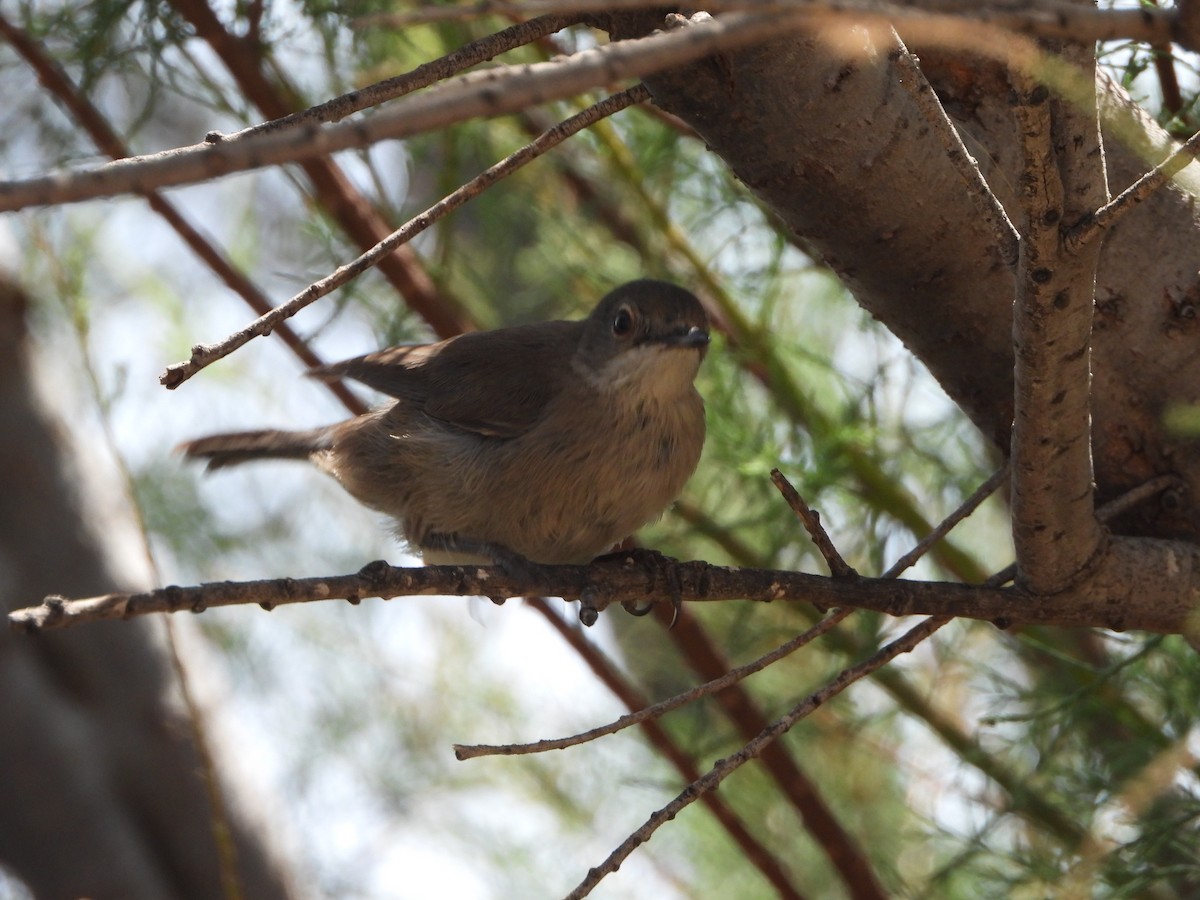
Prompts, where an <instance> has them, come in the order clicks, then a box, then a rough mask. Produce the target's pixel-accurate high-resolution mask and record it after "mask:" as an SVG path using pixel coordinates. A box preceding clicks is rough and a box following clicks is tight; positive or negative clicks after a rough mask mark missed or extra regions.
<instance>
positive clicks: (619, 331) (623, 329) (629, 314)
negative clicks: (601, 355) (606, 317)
mask: <svg viewBox="0 0 1200 900" xmlns="http://www.w3.org/2000/svg"><path fill="white" fill-rule="evenodd" d="M612 330H613V334H615V335H616V336H617V337H626V336H627V335H629V334H631V333H632V332H633V311H632V310H631V309H630V308H629V307H628V306H622V307H621V308H620V309H618V310H617V314H616V315H615V316H614V317H613V323H612Z"/></svg>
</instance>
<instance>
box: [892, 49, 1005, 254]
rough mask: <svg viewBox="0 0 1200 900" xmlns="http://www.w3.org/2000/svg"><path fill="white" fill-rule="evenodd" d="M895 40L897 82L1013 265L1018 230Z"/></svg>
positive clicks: (918, 69) (922, 75) (916, 67)
mask: <svg viewBox="0 0 1200 900" xmlns="http://www.w3.org/2000/svg"><path fill="white" fill-rule="evenodd" d="M895 41H896V43H897V45H898V50H897V52H896V53H895V54H894V58H895V64H896V69H897V71H898V73H899V75H900V79H899V80H900V85H901V86H902V87H903V88H904V89H905V90H907V91H908V94H909V96H911V97H912V98H913V103H915V104H916V106H917V109H918V110H920V112H921V115H922V116H923V117H924V118H925V121H926V122H928V123H929V127H930V129H931V131H932V134H933V137H934V138H935V139H936V140H937V141H938V143H940V144H941V146H942V149H943V150H944V151H945V154H946V158H947V159H948V160H949V161H950V163H951V165H953V166H954V168H955V169H957V170H958V173H959V175H960V176H961V178H962V183H963V190H964V191H965V192H966V194H967V196H968V197H969V198H970V199H971V201H972V202H973V203H974V205H975V207H976V209H977V210H978V215H979V217H980V218H981V219H982V220H983V221H986V222H989V223H991V230H992V233H994V234H996V235H997V236H998V237H999V238H1000V240H1002V241H1003V244H1004V247H1003V249H1004V253H1003V255H1004V258H1005V259H1006V260H1007V261H1008V262H1009V263H1010V264H1012V265H1015V264H1016V262H1017V245H1018V236H1017V229H1016V228H1015V227H1014V225H1013V223H1012V220H1011V219H1010V218H1009V217H1008V213H1007V212H1006V211H1005V209H1004V204H1002V203H1001V202H1000V198H998V197H997V196H996V193H995V191H993V190H992V189H991V187H990V186H989V185H988V183H987V179H986V178H984V176H983V173H982V172H980V171H979V164H978V163H976V162H975V158H974V157H973V156H972V155H971V153H970V152H969V151H968V150H967V147H966V145H965V144H964V143H963V139H962V135H961V134H960V132H959V130H958V129H957V128H955V127H954V123H953V122H951V121H950V117H949V116H948V115H947V114H946V108H945V107H944V106H942V103H941V101H940V100H939V99H938V97H937V94H936V93H935V92H934V90H933V85H931V84H930V83H929V81H928V79H926V78H925V73H924V72H922V71H921V67H920V65H918V62H917V60H916V59H915V58H914V57H913V55H912V53H910V52H909V50H908V47H906V46H905V45H904V42H903V41H902V40H901V39H900V36H899V35H898V34H897V35H896V36H895Z"/></svg>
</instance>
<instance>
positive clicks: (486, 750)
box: [454, 609, 853, 759]
mask: <svg viewBox="0 0 1200 900" xmlns="http://www.w3.org/2000/svg"><path fill="white" fill-rule="evenodd" d="M851 612H853V610H850V609H842V610H834V611H833V612H832V613H830V614H829V615H827V616H825V618H823V619H822V620H821V621H820V622H818V623H817V624H816V625H814V626H813V627H812V628H810V629H808V630H807V631H805V632H804V633H802V634H799V635H797V636H796V637H794V638H792V639H791V640H790V641H787V642H786V643H784V644H780V645H779V646H778V647H776V648H775V649H774V650H772V651H771V652H770V653H767V654H764V655H763V656H760V657H759V658H758V659H756V660H754V661H753V662H749V663H747V664H746V665H744V666H738V667H737V668H736V669H730V670H729V671H728V672H726V673H725V674H724V675H722V676H721V677H720V678H715V679H713V680H712V681H707V682H705V683H704V684H701V685H697V686H696V687H694V688H691V689H690V690H687V691H684V692H683V693H682V694H676V695H675V696H674V697H669V698H668V699H666V700H663V701H660V702H659V703H655V704H654V705H653V706H645V707H642V708H641V709H638V710H637V711H636V712H632V713H629V714H628V715H625V716H621V717H620V718H619V719H617V720H615V721H613V722H609V723H608V724H607V725H601V726H599V727H597V728H592V729H589V730H588V731H583V732H580V733H579V734H575V735H571V736H570V737H563V738H549V739H546V740H541V741H534V742H533V743H531V744H504V745H496V744H455V745H454V755H455V756H456V757H458V758H459V759H475V758H476V757H479V756H521V755H524V754H527V753H544V752H546V751H547V750H563V749H565V748H567V747H574V746H577V745H578V744H585V743H587V742H588V741H594V740H596V739H597V738H601V737H604V736H605V735H609V734H615V733H616V732H618V731H621V730H623V729H625V728H628V727H630V726H631V725H638V724H641V723H642V722H644V721H646V720H647V719H657V718H660V717H661V716H663V715H665V714H667V713H669V712H670V711H671V710H673V709H678V708H679V707H681V706H686V705H687V704H689V703H692V702H694V701H696V700H699V699H700V698H702V697H707V696H708V695H709V694H715V693H716V692H717V691H723V690H725V688H727V687H729V686H730V685H733V684H736V683H737V682H739V681H741V680H742V679H744V678H746V677H748V676H750V675H753V674H754V673H755V672H761V671H762V670H763V669H765V668H766V667H767V666H769V665H771V664H772V663H775V662H778V661H779V660H781V659H783V658H784V657H785V656H788V655H789V654H791V653H794V652H795V651H797V650H799V649H800V648H801V647H803V646H805V645H806V644H809V643H811V642H812V641H814V640H816V639H817V638H819V637H820V636H821V635H823V634H825V633H826V632H828V631H829V630H830V629H831V628H833V627H834V626H835V625H837V624H838V623H839V622H841V621H842V620H843V619H845V618H846V616H848V615H849V614H850V613H851Z"/></svg>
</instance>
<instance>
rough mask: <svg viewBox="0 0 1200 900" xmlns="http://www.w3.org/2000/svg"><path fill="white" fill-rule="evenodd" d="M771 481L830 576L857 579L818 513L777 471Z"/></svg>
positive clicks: (773, 472)
mask: <svg viewBox="0 0 1200 900" xmlns="http://www.w3.org/2000/svg"><path fill="white" fill-rule="evenodd" d="M771 481H772V482H773V483H774V485H775V487H776V488H778V489H779V493H781V494H783V499H784V500H786V501H787V505H788V506H790V507H791V508H792V512H794V513H795V514H796V517H797V518H798V519H800V521H801V522H802V523H803V525H804V528H805V530H807V531H808V534H809V537H811V538H812V540H813V543H814V544H815V545H816V547H817V549H818V550H819V551H821V555H822V556H823V557H825V562H826V563H827V564H828V565H829V572H830V574H831V575H833V577H834V578H857V577H858V572H856V571H855V569H854V567H853V566H851V565H850V564H849V563H848V562H846V560H844V559H842V554H840V553H839V552H838V549H837V547H835V546H834V545H833V541H832V540H831V539H830V537H829V534H828V533H827V532H826V531H825V526H824V525H822V524H821V515H820V513H818V512H817V511H816V510H815V509H813V508H812V507H811V506H809V505H808V504H807V503H806V502H805V500H804V498H803V497H801V496H800V492H799V491H797V490H796V488H795V487H793V486H792V483H791V482H790V481H788V480H787V478H785V477H784V475H783V473H782V472H780V471H779V470H778V469H772V470H771Z"/></svg>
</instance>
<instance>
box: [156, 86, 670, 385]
mask: <svg viewBox="0 0 1200 900" xmlns="http://www.w3.org/2000/svg"><path fill="white" fill-rule="evenodd" d="M648 97H649V92H648V91H647V90H646V88H645V86H643V85H635V86H634V87H632V88H629V89H628V90H626V91H622V92H621V93H619V94H613V95H612V96H611V97H608V98H607V99H605V100H602V101H601V102H599V103H597V104H594V105H593V106H590V107H588V108H587V109H585V110H584V111H583V112H581V113H578V114H576V115H574V116H572V117H571V118H569V119H566V120H565V121H563V122H560V123H559V124H558V125H556V126H554V127H553V128H551V129H550V130H548V131H545V132H543V133H542V134H541V135H540V136H539V137H538V138H537V139H535V140H534V141H532V142H530V143H529V144H526V145H525V146H524V147H522V148H521V149H520V150H518V151H517V152H515V153H513V154H511V155H510V156H508V157H506V158H505V159H503V160H501V161H500V162H498V163H496V164H495V165H494V166H492V167H491V168H489V169H487V171H485V172H483V173H481V174H480V175H477V176H476V177H475V178H473V179H471V180H470V181H468V182H467V183H466V184H464V185H463V186H462V187H460V188H458V189H457V190H455V191H453V192H451V193H450V194H447V195H446V196H445V197H443V198H442V199H441V200H439V201H438V202H437V203H435V204H434V205H433V206H431V207H429V209H427V210H425V211H424V212H423V213H420V214H419V215H417V216H414V217H413V218H411V219H409V220H408V221H407V222H405V223H404V224H403V225H401V226H400V227H399V228H398V229H396V230H395V231H393V232H392V233H391V234H390V235H388V236H387V237H386V238H385V239H384V240H382V241H380V242H379V243H378V244H376V245H375V246H374V247H372V248H371V249H370V250H368V251H367V252H366V253H363V254H362V255H361V256H359V257H358V258H357V259H354V260H353V261H351V262H348V263H346V264H345V265H343V266H339V267H338V268H337V269H336V270H334V271H333V272H331V273H330V274H329V275H326V276H325V277H324V278H322V279H320V280H318V281H316V282H314V283H313V284H311V285H309V286H308V287H306V288H305V289H304V290H303V291H301V292H300V293H298V294H296V295H295V296H294V297H292V298H291V299H290V300H288V301H287V302H286V303H283V304H281V305H280V306H277V307H275V308H274V309H272V310H271V311H270V312H268V313H266V314H265V315H262V316H260V317H259V318H257V319H255V320H254V321H253V322H251V323H250V324H249V325H247V326H246V327H245V328H242V329H241V330H239V331H236V332H234V333H233V334H231V335H230V336H229V337H227V338H226V339H225V340H223V341H221V342H220V343H217V344H197V345H196V346H195V347H193V348H192V355H191V357H190V358H189V359H188V360H187V361H185V362H181V363H176V364H175V365H173V366H168V367H167V370H166V371H165V372H163V374H162V376H161V377H160V379H159V380H160V381H161V382H162V383H163V384H164V385H165V386H167V387H168V388H176V387H179V385H181V384H183V382H185V381H187V380H188V379H189V378H191V377H192V376H193V375H195V374H196V373H197V372H199V371H200V370H201V369H203V368H205V367H206V366H209V365H211V364H212V363H214V362H216V361H217V360H219V359H223V358H224V357H226V356H228V355H229V354H230V353H232V352H234V351H235V350H237V349H238V348H239V347H242V346H244V345H246V344H248V343H249V342H250V341H252V340H253V339H254V338H256V337H261V336H263V335H267V334H270V333H271V331H272V330H274V329H275V327H276V326H277V325H278V324H279V323H281V322H283V321H285V320H286V319H289V318H291V317H292V316H294V315H295V314H296V313H298V312H299V311H300V310H302V309H304V308H305V307H306V306H308V305H310V304H311V303H314V302H315V301H317V300H319V299H320V298H321V297H324V296H325V295H326V294H329V293H330V292H332V291H334V290H336V289H337V288H339V287H341V286H342V285H344V284H346V283H347V282H348V281H351V280H352V279H354V278H356V277H357V276H359V275H361V274H362V273H363V272H365V271H367V270H368V269H369V268H371V267H372V266H374V265H376V264H377V263H378V262H379V261H380V260H381V259H383V258H385V257H386V256H387V255H388V254H389V253H392V252H393V251H395V250H396V248H397V247H400V246H402V245H404V244H406V243H407V242H408V241H410V240H412V239H413V238H414V237H416V236H417V235H418V234H420V233H421V232H422V231H424V230H425V229H427V228H429V227H430V226H431V225H433V224H434V223H435V222H437V221H439V220H440V219H443V218H445V217H446V216H447V215H449V214H450V213H451V212H453V211H454V210H456V209H458V208H459V207H460V206H462V205H463V204H464V203H466V202H467V201H468V200H471V199H473V198H474V197H477V196H479V194H481V193H483V191H485V190H486V189H487V188H489V187H490V186H491V185H493V184H495V183H496V182H497V181H500V180H501V179H503V178H506V177H507V176H509V175H511V174H512V173H513V172H515V171H516V170H517V169H519V168H521V166H523V165H525V164H526V163H528V162H531V161H532V160H534V159H537V157H539V156H541V155H542V154H544V153H546V152H547V151H549V150H550V149H551V148H553V147H554V146H556V145H557V144H559V143H561V142H562V141H564V140H566V139H567V138H568V137H570V136H571V135H573V134H575V133H576V132H579V131H581V130H583V129H584V128H586V127H588V126H589V125H591V124H593V123H595V122H597V121H599V120H600V119H602V118H604V117H605V116H609V115H612V114H613V113H615V112H618V111H620V110H622V109H625V108H626V107H628V106H631V105H632V104H635V103H641V102H642V101H644V100H646V99H648Z"/></svg>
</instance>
